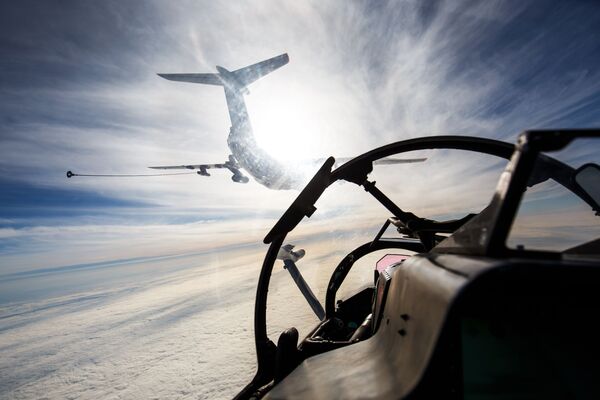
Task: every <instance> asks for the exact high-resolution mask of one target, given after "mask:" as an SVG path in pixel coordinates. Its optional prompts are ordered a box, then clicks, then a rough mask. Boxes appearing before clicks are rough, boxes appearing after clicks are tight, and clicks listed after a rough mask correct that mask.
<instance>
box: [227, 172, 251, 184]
mask: <svg viewBox="0 0 600 400" xmlns="http://www.w3.org/2000/svg"><path fill="white" fill-rule="evenodd" d="M232 172H233V175H232V176H231V180H232V181H234V182H235V183H248V182H249V181H250V179H249V178H248V177H247V176H246V175H244V174H242V173H241V172H240V170H239V169H236V170H235V171H232Z"/></svg>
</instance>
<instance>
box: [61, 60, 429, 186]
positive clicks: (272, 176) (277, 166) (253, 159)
mask: <svg viewBox="0 0 600 400" xmlns="http://www.w3.org/2000/svg"><path fill="white" fill-rule="evenodd" d="M288 62H289V57H288V55H287V53H286V54H281V55H279V56H276V57H273V58H270V59H268V60H265V61H261V62H258V63H256V64H252V65H249V66H247V67H243V68H240V69H237V70H235V71H229V70H227V69H226V68H223V67H221V66H216V69H217V73H191V74H187V73H184V74H158V76H160V77H162V78H165V79H168V80H171V81H179V82H191V83H201V84H205V85H216V86H222V87H223V89H224V91H225V99H226V100H227V108H228V110H229V119H230V120H231V128H230V129H229V136H228V137H227V145H228V146H229V149H230V150H231V154H230V155H229V157H228V159H227V161H225V162H223V163H218V164H185V165H163V166H153V167H149V168H152V169H159V170H181V169H185V170H197V174H198V175H202V176H210V173H209V172H208V170H209V169H228V170H229V171H231V173H232V174H233V175H232V176H231V180H232V181H234V182H236V183H248V182H249V181H250V179H249V178H248V177H247V176H246V175H244V173H243V172H242V170H243V171H245V172H247V173H248V174H249V175H251V176H252V177H253V178H254V179H255V180H256V181H257V182H258V183H260V184H261V185H263V186H265V187H267V188H269V189H276V190H282V189H301V188H302V187H303V186H304V184H305V183H306V181H307V180H308V178H310V176H311V175H312V173H313V172H314V171H313V169H314V170H317V169H318V167H319V166H320V165H321V164H322V163H323V161H324V160H325V158H322V159H313V160H306V163H304V165H298V163H289V164H284V163H282V162H280V161H278V160H277V159H275V158H274V157H272V156H271V155H270V154H269V153H268V152H267V151H265V150H264V149H263V148H261V147H260V146H259V145H258V143H257V142H256V139H255V137H254V133H253V131H252V125H251V123H250V117H249V116H248V110H247V109H246V103H245V101H244V95H246V94H249V91H248V85H250V84H251V83H252V82H254V81H256V80H257V79H259V78H260V77H262V76H264V75H266V74H268V73H270V72H273V71H275V70H276V69H278V68H280V67H281V66H283V65H285V64H287V63H288ZM348 160H350V158H349V157H348V158H337V159H336V163H344V162H345V161H348ZM425 160H426V158H408V159H392V158H384V159H381V160H378V161H376V162H375V163H376V164H402V163H414V162H422V161H425ZM302 166H308V167H311V166H312V167H314V168H302ZM155 175H177V173H171V174H110V175H105V174H76V173H73V172H71V171H67V178H71V177H72V176H104V177H123V176H130V177H137V176H155Z"/></svg>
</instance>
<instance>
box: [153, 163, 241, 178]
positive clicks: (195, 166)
mask: <svg viewBox="0 0 600 400" xmlns="http://www.w3.org/2000/svg"><path fill="white" fill-rule="evenodd" d="M148 168H152V169H197V170H198V174H200V175H203V176H210V174H209V173H208V172H207V170H209V169H212V168H227V169H229V170H230V169H231V168H230V166H229V165H227V164H189V165H159V166H155V167H148Z"/></svg>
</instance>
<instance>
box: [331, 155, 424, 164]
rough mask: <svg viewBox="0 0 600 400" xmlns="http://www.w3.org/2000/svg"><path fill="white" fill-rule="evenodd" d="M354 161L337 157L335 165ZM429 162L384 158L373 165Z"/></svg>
mask: <svg viewBox="0 0 600 400" xmlns="http://www.w3.org/2000/svg"><path fill="white" fill-rule="evenodd" d="M350 160H352V157H339V158H338V157H335V165H336V166H337V165H341V164H344V163H345V162H348V161H350ZM425 160H427V158H389V157H386V158H382V159H380V160H375V161H373V164H375V165H394V164H411V163H418V162H423V161H425ZM324 161H325V160H321V162H324Z"/></svg>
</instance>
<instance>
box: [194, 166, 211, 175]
mask: <svg viewBox="0 0 600 400" xmlns="http://www.w3.org/2000/svg"><path fill="white" fill-rule="evenodd" d="M197 174H198V175H202V176H210V174H209V173H208V171H207V170H206V167H200V171H198V172H197Z"/></svg>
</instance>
